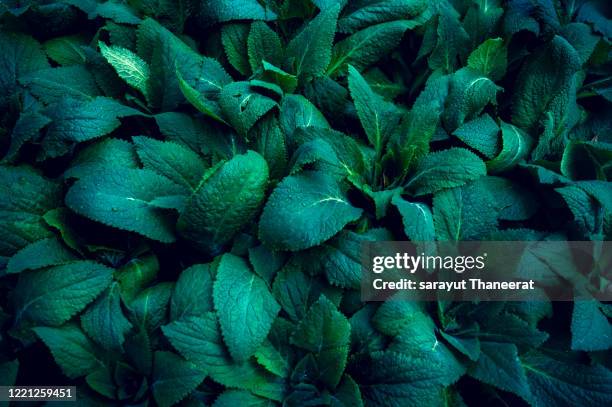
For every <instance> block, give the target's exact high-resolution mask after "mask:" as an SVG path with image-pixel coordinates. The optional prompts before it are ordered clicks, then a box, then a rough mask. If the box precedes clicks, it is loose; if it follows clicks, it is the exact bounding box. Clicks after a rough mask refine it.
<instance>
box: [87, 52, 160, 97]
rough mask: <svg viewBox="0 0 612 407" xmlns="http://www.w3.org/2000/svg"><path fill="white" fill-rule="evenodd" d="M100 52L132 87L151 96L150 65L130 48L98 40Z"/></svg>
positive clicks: (146, 95)
mask: <svg viewBox="0 0 612 407" xmlns="http://www.w3.org/2000/svg"><path fill="white" fill-rule="evenodd" d="M98 46H99V47H100V52H102V55H103V56H104V58H106V60H107V61H108V63H109V64H111V65H112V66H113V68H115V71H116V72H117V75H119V77H120V78H121V79H123V80H124V81H125V82H126V83H127V84H128V85H130V86H131V87H132V88H134V89H136V90H139V91H140V92H141V93H142V94H143V95H144V96H145V97H148V96H149V80H150V79H151V72H150V70H149V65H148V64H147V63H146V62H145V61H143V60H142V58H140V57H139V56H138V55H136V54H134V53H133V52H132V51H130V50H129V49H125V48H122V47H118V46H110V47H109V46H108V45H106V44H105V43H103V42H98Z"/></svg>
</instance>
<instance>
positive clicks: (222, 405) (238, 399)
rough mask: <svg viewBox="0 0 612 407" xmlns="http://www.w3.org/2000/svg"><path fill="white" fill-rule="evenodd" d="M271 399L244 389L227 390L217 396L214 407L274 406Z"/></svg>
mask: <svg viewBox="0 0 612 407" xmlns="http://www.w3.org/2000/svg"><path fill="white" fill-rule="evenodd" d="M272 405H273V403H272V402H271V401H270V400H266V399H263V398H261V397H257V396H256V395H254V394H253V393H250V392H248V391H244V390H225V391H224V392H223V393H221V394H220V395H219V397H217V399H216V400H215V402H214V404H213V407H234V406H248V407H272Z"/></svg>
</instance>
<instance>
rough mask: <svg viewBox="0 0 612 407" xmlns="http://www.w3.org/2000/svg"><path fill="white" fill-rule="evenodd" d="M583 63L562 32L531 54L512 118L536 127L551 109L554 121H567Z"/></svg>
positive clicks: (531, 129) (521, 125)
mask: <svg viewBox="0 0 612 407" xmlns="http://www.w3.org/2000/svg"><path fill="white" fill-rule="evenodd" d="M580 65H581V63H580V57H579V56H578V53H577V52H576V50H575V49H574V47H572V46H571V45H570V44H569V43H568V42H567V41H566V40H564V39H563V38H562V37H559V36H555V37H554V38H553V39H552V40H551V41H550V42H549V43H548V44H546V45H545V46H544V48H543V49H541V50H540V51H539V52H535V53H534V54H532V55H531V57H530V58H528V60H527V62H526V64H525V65H524V66H523V68H522V69H521V72H520V73H519V76H518V78H519V80H518V83H517V85H516V90H515V92H514V103H513V105H512V106H513V109H512V122H513V123H514V124H516V125H517V126H519V127H522V128H524V129H525V130H527V131H533V130H535V128H536V127H537V125H538V124H539V122H540V120H541V119H542V118H543V115H544V114H545V113H546V112H548V111H551V112H552V113H553V119H554V121H555V122H564V120H563V119H562V118H563V117H564V116H566V115H567V114H568V113H567V109H568V106H569V104H570V99H573V98H574V95H573V92H575V86H574V74H576V72H577V71H578V70H579V69H580Z"/></svg>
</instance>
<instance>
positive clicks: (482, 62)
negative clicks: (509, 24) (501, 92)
mask: <svg viewBox="0 0 612 407" xmlns="http://www.w3.org/2000/svg"><path fill="white" fill-rule="evenodd" d="M468 66H469V67H470V68H473V69H475V70H477V71H479V72H480V73H481V74H483V75H484V76H487V77H489V78H491V79H492V80H494V81H497V80H500V79H501V78H502V77H503V76H504V75H505V74H506V68H507V66H508V55H507V50H506V47H505V46H504V41H503V40H502V39H501V38H489V39H488V40H486V41H485V42H483V43H482V44H480V45H479V46H478V48H476V49H475V50H474V51H472V53H471V54H470V56H469V58H468Z"/></svg>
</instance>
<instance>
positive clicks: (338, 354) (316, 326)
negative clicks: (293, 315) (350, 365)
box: [291, 296, 351, 388]
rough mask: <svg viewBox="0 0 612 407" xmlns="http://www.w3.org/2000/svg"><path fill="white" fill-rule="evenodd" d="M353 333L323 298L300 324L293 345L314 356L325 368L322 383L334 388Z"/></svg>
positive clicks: (342, 367) (292, 341)
mask: <svg viewBox="0 0 612 407" xmlns="http://www.w3.org/2000/svg"><path fill="white" fill-rule="evenodd" d="M350 333H351V326H350V324H349V322H348V320H347V319H346V317H345V316H344V315H342V314H341V313H340V312H339V311H338V310H337V309H336V307H335V306H334V304H333V303H332V302H331V301H329V300H328V299H327V298H325V296H321V298H319V300H318V301H317V302H315V303H314V304H313V305H312V306H311V307H310V309H309V310H308V313H307V314H306V315H305V316H304V318H303V319H302V320H301V321H300V323H299V324H298V325H297V327H296V329H295V332H294V333H293V336H292V337H291V343H293V344H294V345H295V346H298V347H300V348H302V349H305V350H307V351H309V352H312V353H313V354H314V355H315V359H316V361H317V363H318V364H319V366H320V367H321V368H322V372H321V380H323V381H324V383H325V384H327V385H328V386H330V387H331V388H335V387H336V386H337V385H338V383H339V381H340V377H341V376H342V372H343V371H344V366H345V364H346V358H347V355H348V345H349V339H350Z"/></svg>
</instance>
